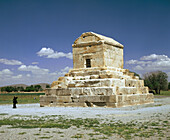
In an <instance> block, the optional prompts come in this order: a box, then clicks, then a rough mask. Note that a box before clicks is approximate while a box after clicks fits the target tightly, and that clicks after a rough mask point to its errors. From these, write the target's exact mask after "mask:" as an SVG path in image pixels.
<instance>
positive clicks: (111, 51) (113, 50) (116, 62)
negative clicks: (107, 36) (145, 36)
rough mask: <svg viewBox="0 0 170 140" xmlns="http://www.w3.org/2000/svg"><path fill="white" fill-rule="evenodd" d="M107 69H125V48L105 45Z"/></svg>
mask: <svg viewBox="0 0 170 140" xmlns="http://www.w3.org/2000/svg"><path fill="white" fill-rule="evenodd" d="M103 46H104V47H103V49H104V64H105V67H116V68H123V48H119V47H115V46H112V45H108V44H104V45H103Z"/></svg>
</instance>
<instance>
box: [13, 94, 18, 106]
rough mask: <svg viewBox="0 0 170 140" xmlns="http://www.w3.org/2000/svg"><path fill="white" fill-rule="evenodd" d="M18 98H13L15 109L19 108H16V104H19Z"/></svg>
mask: <svg viewBox="0 0 170 140" xmlns="http://www.w3.org/2000/svg"><path fill="white" fill-rule="evenodd" d="M17 98H18V97H15V96H14V98H13V108H17V107H16V104H17V103H18V102H17Z"/></svg>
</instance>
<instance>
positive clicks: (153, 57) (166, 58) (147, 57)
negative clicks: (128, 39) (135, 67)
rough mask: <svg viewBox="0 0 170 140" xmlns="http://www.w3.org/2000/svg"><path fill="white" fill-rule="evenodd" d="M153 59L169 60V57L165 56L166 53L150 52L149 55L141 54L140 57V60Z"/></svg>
mask: <svg viewBox="0 0 170 140" xmlns="http://www.w3.org/2000/svg"><path fill="white" fill-rule="evenodd" d="M154 59H157V60H169V59H170V58H168V56H166V55H156V54H151V55H148V56H143V57H141V58H140V60H154Z"/></svg>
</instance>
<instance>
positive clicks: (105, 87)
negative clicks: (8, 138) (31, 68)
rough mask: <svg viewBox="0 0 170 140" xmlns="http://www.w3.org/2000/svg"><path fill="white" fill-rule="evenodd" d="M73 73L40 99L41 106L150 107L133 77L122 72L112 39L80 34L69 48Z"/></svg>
mask: <svg viewBox="0 0 170 140" xmlns="http://www.w3.org/2000/svg"><path fill="white" fill-rule="evenodd" d="M72 47H73V69H71V70H69V72H68V73H67V74H65V75H64V76H63V77H59V78H58V80H57V81H54V82H53V83H52V85H51V88H48V89H46V93H45V95H43V96H40V106H41V107H43V106H80V107H96V106H102V107H122V106H130V105H140V104H146V103H153V102H154V100H153V99H154V96H153V94H151V93H149V92H148V87H145V86H144V81H143V80H140V79H139V77H138V76H135V75H134V73H132V72H129V70H127V69H123V48H124V46H123V45H122V44H120V43H118V42H117V41H115V40H114V39H112V38H109V37H105V36H102V35H99V34H96V33H93V32H86V33H83V34H82V35H81V36H80V37H79V38H77V39H76V40H75V42H74V44H73V45H72Z"/></svg>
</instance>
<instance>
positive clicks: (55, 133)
mask: <svg viewBox="0 0 170 140" xmlns="http://www.w3.org/2000/svg"><path fill="white" fill-rule="evenodd" d="M46 116H48V117H46ZM58 116H61V117H63V119H62V123H63V124H64V123H67V121H68V120H69V119H75V120H76V121H77V119H82V120H85V119H97V120H99V122H100V124H97V125H98V127H97V129H96V128H94V127H96V126H95V125H96V124H95V125H94V124H93V125H92V126H88V127H87V126H84V125H83V124H81V125H80V127H78V126H77V125H76V124H74V123H73V124H72V125H71V126H70V127H68V128H60V127H51V128H49V127H48V128H45V127H43V128H42V127H34V128H22V127H15V128H11V126H12V124H8V123H6V124H4V123H3V121H5V120H6V119H9V120H13V119H17V120H18V119H22V120H23V121H24V120H27V119H32V118H38V119H39V118H45V121H42V120H41V121H42V123H45V122H46V120H55V119H56V120H57V119H58ZM0 120H2V121H1V123H0V139H1V140H16V139H17V140H24V139H25V140H33V139H51V140H70V139H85V140H86V139H87V140H88V139H89V140H96V139H110V140H113V139H114V140H115V139H117V140H119V139H122V140H123V139H135V140H136V139H139V140H140V139H142V140H143V139H149V140H150V139H153V140H155V139H164V140H167V139H169V140H170V97H164V98H155V102H154V103H153V104H145V105H138V106H129V107H122V108H104V107H98V108H83V107H40V105H39V104H18V105H17V109H12V105H0ZM7 124H8V125H7ZM114 124H118V126H116V125H114ZM133 124H134V125H135V126H133ZM113 125H114V126H113ZM119 125H120V126H119ZM126 125H127V127H125V126H126ZM107 126H108V127H107ZM113 128H114V129H115V131H113ZM120 128H121V129H120ZM139 129H140V131H141V133H140V131H138V130H139ZM131 131H133V132H131ZM125 132H128V133H125Z"/></svg>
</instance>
